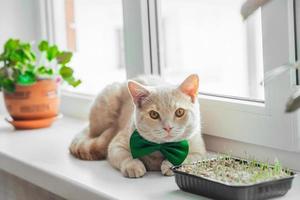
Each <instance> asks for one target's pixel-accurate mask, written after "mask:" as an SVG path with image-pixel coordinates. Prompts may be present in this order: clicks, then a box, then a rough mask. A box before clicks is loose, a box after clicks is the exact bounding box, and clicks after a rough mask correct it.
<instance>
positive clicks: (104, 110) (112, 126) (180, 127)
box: [69, 74, 206, 178]
mask: <svg viewBox="0 0 300 200" xmlns="http://www.w3.org/2000/svg"><path fill="white" fill-rule="evenodd" d="M198 86H199V78H198V75H195V74H193V75H190V76H189V77H187V78H186V79H185V80H184V81H183V82H182V83H181V85H179V86H173V85H170V84H168V83H166V82H165V81H164V80H163V79H162V78H160V77H158V76H143V77H138V78H136V79H133V80H129V81H128V82H127V84H126V83H113V84H111V85H109V86H107V87H106V88H105V89H104V90H103V91H102V92H101V93H100V94H99V95H98V97H97V98H96V99H95V101H94V104H93V106H92V108H91V111H90V117H89V122H90V123H89V127H87V128H86V130H85V131H83V132H82V133H81V134H79V135H78V136H76V137H75V138H74V139H73V141H72V143H71V145H70V148H69V150H70V152H71V153H72V154H73V155H74V156H75V157H77V158H80V159H83V160H100V159H105V158H106V159H107V160H108V162H109V163H110V164H111V165H112V166H113V167H114V168H116V169H118V170H120V171H121V173H122V174H123V175H124V176H125V177H130V178H138V177H142V176H143V175H145V173H146V171H150V170H151V171H152V170H155V171H157V170H160V171H161V172H162V174H163V175H166V176H170V175H173V172H172V170H171V169H170V167H172V164H171V163H170V162H169V161H168V160H166V159H165V158H164V156H163V155H162V154H161V153H160V152H159V151H156V152H154V153H151V154H150V155H146V156H143V157H141V158H139V159H133V157H132V155H131V151H130V147H129V140H130V137H131V135H132V133H133V132H134V130H135V129H137V131H138V132H139V134H140V135H141V136H142V138H144V139H146V140H148V141H151V142H154V143H166V142H177V141H182V140H184V139H187V140H188V142H189V152H188V155H187V158H186V159H185V162H187V161H189V162H191V161H197V160H199V159H200V158H201V156H202V155H203V154H205V151H206V150H205V144H204V141H203V139H202V135H201V123H200V108H199V102H198V99H197V94H198Z"/></svg>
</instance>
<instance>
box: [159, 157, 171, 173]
mask: <svg viewBox="0 0 300 200" xmlns="http://www.w3.org/2000/svg"><path fill="white" fill-rule="evenodd" d="M172 166H173V165H172V164H171V163H170V162H169V161H167V160H164V161H163V162H162V163H161V166H160V170H161V173H162V174H163V175H164V176H173V175H174V173H173V171H172V170H171V167H172Z"/></svg>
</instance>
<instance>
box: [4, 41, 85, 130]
mask: <svg viewBox="0 0 300 200" xmlns="http://www.w3.org/2000/svg"><path fill="white" fill-rule="evenodd" d="M38 53H39V54H38V55H39V59H36V58H37V56H36V53H35V52H34V51H33V50H32V47H31V44H30V43H26V42H22V41H20V40H19V39H9V40H8V41H7V42H6V43H5V45H4V49H3V52H2V53H1V54H0V63H1V64H2V65H1V64H0V90H2V91H3V96H4V102H5V105H6V108H7V111H8V112H9V114H10V116H11V118H12V120H11V121H10V122H11V123H12V124H13V125H14V126H15V127H16V128H41V127H46V126H49V125H51V123H52V122H53V121H54V119H55V118H56V117H57V115H58V113H59V102H60V101H59V95H58V84H59V83H60V82H61V80H62V79H63V80H64V81H65V82H67V83H68V84H70V85H72V86H73V87H76V86H78V85H79V84H80V83H81V81H80V80H76V79H75V78H74V76H73V70H72V68H70V67H69V66H67V65H68V63H69V62H70V60H71V58H72V53H71V52H67V51H60V50H59V49H58V47H57V46H56V45H49V43H48V42H47V41H41V42H40V43H39V45H38Z"/></svg>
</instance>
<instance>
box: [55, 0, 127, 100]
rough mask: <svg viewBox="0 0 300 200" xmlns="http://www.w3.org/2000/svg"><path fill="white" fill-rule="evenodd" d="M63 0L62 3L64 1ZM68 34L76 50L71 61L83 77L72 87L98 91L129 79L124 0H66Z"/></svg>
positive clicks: (73, 48)
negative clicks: (124, 26) (125, 50)
mask: <svg viewBox="0 0 300 200" xmlns="http://www.w3.org/2000/svg"><path fill="white" fill-rule="evenodd" d="M61 2H62V3H61ZM61 2H58V3H56V5H57V6H59V5H61V4H63V2H64V5H61V6H62V7H63V8H64V10H63V12H62V13H61V16H62V17H63V16H64V18H65V24H64V26H65V29H66V31H65V35H63V34H61V33H58V34H57V35H59V36H60V37H64V38H65V41H66V42H65V43H66V45H67V47H68V49H69V50H72V51H73V53H74V54H73V55H74V57H73V59H72V63H71V65H72V66H73V67H74V70H75V72H76V74H77V77H79V78H80V79H81V80H82V84H81V85H80V86H79V87H77V88H75V89H74V88H72V87H71V86H66V89H67V90H68V91H72V92H76V93H83V94H92V95H95V94H97V93H98V92H99V91H100V90H101V89H102V88H103V87H104V86H105V85H107V84H109V83H112V82H113V81H125V80H126V71H125V66H124V64H125V63H124V45H123V44H124V42H123V11H122V0H89V1H86V0H65V1H61Z"/></svg>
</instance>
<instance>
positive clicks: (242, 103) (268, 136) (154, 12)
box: [148, 0, 299, 151]
mask: <svg viewBox="0 0 300 200" xmlns="http://www.w3.org/2000/svg"><path fill="white" fill-rule="evenodd" d="M243 2H245V1H243V0H239V1H237V0H226V1H222V0H212V1H211V0H209V1H208V0H207V1H197V0H185V1H183V0H157V1H154V3H153V2H152V3H151V2H150V3H149V7H150V9H149V13H148V15H149V18H150V22H149V27H150V28H149V29H150V33H151V34H150V38H151V39H150V40H151V42H150V44H151V55H152V60H151V62H152V63H154V64H156V66H155V65H153V64H152V67H156V68H158V69H157V70H156V71H158V73H159V72H160V73H161V74H162V75H163V76H165V77H167V78H168V79H169V80H173V81H174V82H176V81H177V80H178V78H179V77H183V76H184V75H185V74H187V73H191V72H197V73H199V76H200V80H202V81H201V85H200V88H201V87H202V88H201V89H200V90H201V91H202V95H200V101H201V111H202V124H203V132H204V133H205V134H208V135H211V136H218V137H222V138H227V139H232V140H236V141H242V142H245V143H251V144H256V145H262V146H268V147H273V148H277V149H284V150H289V151H297V150H298V149H299V141H298V140H295V138H298V127H297V116H296V114H285V113H284V110H285V103H286V100H287V98H288V96H289V95H290V93H291V91H292V90H293V88H294V86H295V85H296V74H295V72H294V71H293V72H291V73H290V74H285V75H282V76H281V77H279V78H278V79H276V80H274V81H272V82H270V83H268V84H266V85H265V86H261V85H260V84H259V82H260V81H261V80H262V78H263V72H267V71H269V70H271V69H274V68H276V67H277V66H280V65H282V64H285V63H289V62H294V61H295V40H294V31H295V27H294V12H293V7H294V5H293V1H275V0H273V1H270V2H269V3H267V4H266V5H265V6H264V7H262V9H261V10H258V11H256V13H255V14H254V15H253V16H251V17H250V18H249V19H248V20H247V21H244V22H243V21H242V19H241V16H240V8H241V5H242V3H243ZM153 4H154V5H153ZM151 5H152V6H151ZM151 8H152V9H151ZM153 29H156V31H152V30H153ZM218 30H219V31H218ZM234 55H237V56H236V57H235V56H234ZM153 58H154V59H153ZM228 148H230V147H228Z"/></svg>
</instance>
